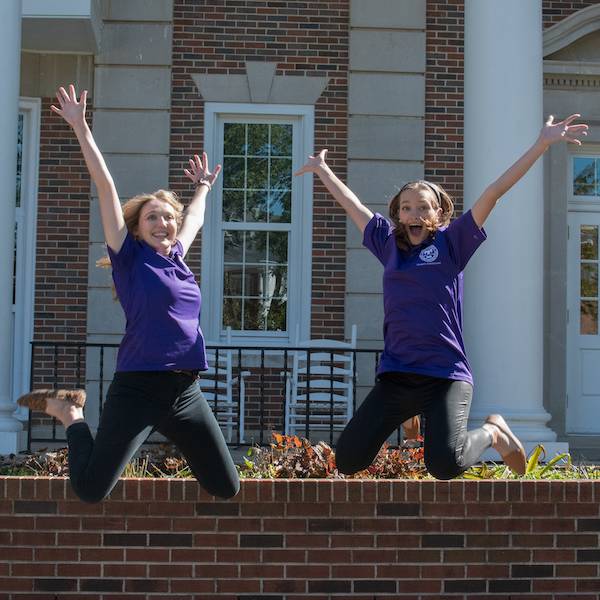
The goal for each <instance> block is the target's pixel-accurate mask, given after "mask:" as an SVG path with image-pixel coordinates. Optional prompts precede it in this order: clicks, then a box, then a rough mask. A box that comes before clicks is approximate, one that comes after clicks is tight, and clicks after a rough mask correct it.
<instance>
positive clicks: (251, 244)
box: [246, 231, 268, 264]
mask: <svg viewBox="0 0 600 600" xmlns="http://www.w3.org/2000/svg"><path fill="white" fill-rule="evenodd" d="M267 235H268V233H267V232H266V231H248V232H246V263H255V264H256V263H264V262H265V260H266V258H267Z"/></svg>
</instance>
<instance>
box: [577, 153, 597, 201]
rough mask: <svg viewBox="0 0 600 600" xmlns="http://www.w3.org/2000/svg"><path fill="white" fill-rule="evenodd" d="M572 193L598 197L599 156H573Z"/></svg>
mask: <svg viewBox="0 0 600 600" xmlns="http://www.w3.org/2000/svg"><path fill="white" fill-rule="evenodd" d="M573 195H574V196H593V197H595V198H599V197H600V159H599V158H597V157H592V156H576V157H573ZM599 199H600V198H599Z"/></svg>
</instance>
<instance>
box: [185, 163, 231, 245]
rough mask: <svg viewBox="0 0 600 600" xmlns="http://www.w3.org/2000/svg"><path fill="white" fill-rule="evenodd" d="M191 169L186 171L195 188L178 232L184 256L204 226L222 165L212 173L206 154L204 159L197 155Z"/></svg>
mask: <svg viewBox="0 0 600 600" xmlns="http://www.w3.org/2000/svg"><path fill="white" fill-rule="evenodd" d="M189 163H190V168H189V169H184V170H183V172H184V173H185V175H186V177H187V178H188V179H190V180H191V181H192V183H193V184H194V186H195V190H194V195H193V196H192V201H191V202H190V204H189V206H188V207H187V208H186V210H185V213H184V215H183V223H182V224H181V228H180V229H179V231H178V232H177V239H178V240H179V241H180V242H181V245H182V246H183V255H184V256H185V254H186V253H187V251H188V250H189V248H190V246H191V245H192V242H193V241H194V239H195V238H196V236H197V235H198V232H199V231H200V228H201V227H202V225H204V211H205V209H206V196H207V195H208V192H210V190H211V189H212V186H213V184H214V183H215V181H216V180H217V177H218V176H219V173H220V172H221V165H217V166H216V167H215V170H214V171H213V172H212V173H211V171H210V169H209V168H208V156H207V154H206V152H203V153H202V159H200V157H199V156H198V155H197V154H195V155H194V158H193V159H192V158H190V160H189Z"/></svg>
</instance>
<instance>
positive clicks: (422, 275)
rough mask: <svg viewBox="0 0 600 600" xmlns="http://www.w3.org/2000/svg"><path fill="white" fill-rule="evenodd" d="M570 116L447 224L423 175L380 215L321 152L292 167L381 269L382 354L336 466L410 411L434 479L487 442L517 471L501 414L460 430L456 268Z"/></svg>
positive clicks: (439, 196) (444, 197)
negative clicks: (341, 213)
mask: <svg viewBox="0 0 600 600" xmlns="http://www.w3.org/2000/svg"><path fill="white" fill-rule="evenodd" d="M577 117H579V115H571V116H570V117H568V118H567V119H565V120H564V121H561V122H560V123H554V121H553V117H550V118H549V119H548V121H547V122H546V124H545V126H544V127H543V128H542V130H541V132H540V135H539V137H538V139H537V140H536V142H535V143H534V144H533V145H532V146H531V148H529V149H528V150H527V151H526V152H525V154H523V156H521V157H520V158H519V159H518V160H517V161H516V162H515V163H514V164H513V165H512V166H511V167H510V168H509V169H508V170H507V171H506V172H505V173H503V174H502V175H501V176H500V177H499V178H498V179H497V180H496V181H494V182H493V183H492V184H491V185H489V186H488V187H487V188H486V189H485V190H484V191H483V193H482V195H481V197H480V198H479V199H478V200H477V202H475V204H474V205H473V208H472V209H471V210H468V211H466V212H465V213H464V214H463V215H462V216H460V217H458V218H457V219H455V220H454V221H452V222H450V219H451V217H452V214H453V212H454V206H453V203H452V200H451V198H450V196H449V195H448V194H447V193H446V192H445V191H444V190H443V189H442V187H441V186H439V185H436V184H435V183H432V182H429V181H425V180H419V181H413V182H410V183H407V184H406V185H404V187H402V189H401V190H400V191H399V192H398V193H397V194H396V195H395V196H394V198H393V199H392V201H391V203H390V207H389V211H390V220H389V221H388V220H387V219H385V218H384V217H383V216H381V215H380V214H373V213H372V212H371V211H370V210H369V209H368V208H367V207H366V206H365V205H364V204H362V202H361V201H360V200H359V198H358V197H357V196H356V195H355V194H354V193H353V192H352V190H350V189H349V188H348V187H347V186H346V185H345V184H344V183H343V182H342V181H340V180H339V179H338V178H337V177H336V176H335V174H334V173H333V171H332V170H331V169H330V168H329V166H328V165H327V163H326V162H325V159H326V155H327V150H322V151H321V152H320V154H318V155H317V156H310V157H309V159H308V162H307V163H306V164H305V165H304V167H302V168H301V169H300V170H299V171H298V172H297V173H296V175H301V174H303V173H315V174H316V175H317V176H318V177H319V179H321V181H322V182H323V184H324V185H325V187H326V188H327V189H328V190H329V192H330V193H331V194H332V195H333V197H334V198H335V199H336V200H337V202H338V203H339V204H340V206H342V208H344V210H345V211H346V213H347V214H348V216H349V217H350V218H351V219H352V221H353V222H354V223H355V225H356V226H357V227H358V228H359V229H360V231H361V232H362V233H363V244H364V246H366V247H367V248H368V249H369V250H370V251H371V252H372V253H373V254H374V255H375V257H376V258H377V259H378V260H379V262H381V263H382V265H383V267H384V272H383V304H384V309H383V310H384V322H383V337H384V351H383V354H382V356H381V360H380V362H379V366H378V372H377V375H378V376H377V381H376V384H375V387H374V388H373V389H372V390H371V392H370V393H369V395H368V396H367V397H366V398H365V400H364V402H363V403H362V404H361V405H360V407H359V408H358V410H357V412H356V414H355V415H354V417H353V418H352V419H351V420H350V422H349V423H348V425H347V426H346V428H345V429H344V431H343V432H342V434H341V435H340V438H339V440H338V443H337V448H336V462H337V467H338V469H339V470H340V471H341V472H343V473H346V474H350V473H355V472H357V471H360V470H362V469H365V468H367V467H368V466H369V465H370V464H371V462H372V461H373V459H374V458H375V456H376V454H377V452H378V451H379V448H380V447H381V445H382V444H383V443H384V442H385V440H386V439H387V438H388V437H389V436H390V435H391V434H392V433H393V432H394V431H395V429H396V428H397V427H398V426H399V425H400V424H401V423H403V422H404V421H406V420H407V419H409V418H411V417H413V416H415V415H418V414H424V415H425V434H424V450H425V463H426V465H427V468H428V470H429V472H430V473H431V475H433V476H434V477H436V478H437V479H452V478H454V477H456V476H457V475H459V474H460V473H462V472H463V471H464V470H465V469H467V468H469V467H470V466H471V465H472V464H474V463H475V462H477V460H479V458H480V457H481V455H482V454H483V453H484V452H485V451H486V450H487V449H488V448H490V447H492V448H494V449H495V450H496V451H497V452H498V453H499V454H500V456H501V458H502V460H503V461H504V462H505V463H506V464H507V465H508V466H509V467H510V468H511V469H512V470H513V471H515V472H516V473H518V474H523V473H524V472H525V458H526V457H525V451H524V448H523V446H522V444H521V442H520V441H519V440H518V438H517V437H516V436H515V435H514V434H513V432H512V431H511V430H510V428H509V426H508V424H507V423H506V421H505V420H504V419H503V418H502V416H500V415H489V416H488V417H487V419H486V422H485V423H484V424H483V425H482V426H481V427H479V428H477V429H474V430H472V431H467V420H468V418H469V409H470V406H471V397H472V393H473V377H472V375H471V368H470V366H469V362H468V360H467V355H466V352H465V345H464V340H463V335H462V282H463V270H464V268H465V267H466V265H467V263H468V262H469V259H470V258H471V256H472V255H473V254H474V253H475V251H476V250H477V248H478V247H479V245H480V244H481V243H482V242H483V241H484V240H485V238H486V234H485V231H484V230H483V224H484V223H485V221H486V219H487V218H488V216H489V214H490V213H491V212H492V210H493V208H494V206H495V205H496V203H497V202H498V200H499V199H500V198H501V197H502V196H503V195H504V194H505V193H506V192H507V191H508V190H509V189H510V188H511V187H512V186H513V185H515V183H517V181H519V179H521V177H523V176H524V175H525V173H527V171H528V170H529V169H530V168H531V166H532V165H533V164H534V163H535V161H536V160H537V159H538V158H539V157H540V156H541V155H542V154H543V153H544V152H545V151H546V149H547V148H548V147H549V146H550V145H551V144H553V143H556V142H559V141H561V140H562V141H569V142H573V143H575V144H580V141H579V139H578V138H579V137H580V136H582V135H586V133H587V125H583V124H578V125H573V124H572V122H573V121H574V120H575V119H576V118H577ZM390 221H391V222H390Z"/></svg>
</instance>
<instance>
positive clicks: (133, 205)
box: [96, 190, 183, 268]
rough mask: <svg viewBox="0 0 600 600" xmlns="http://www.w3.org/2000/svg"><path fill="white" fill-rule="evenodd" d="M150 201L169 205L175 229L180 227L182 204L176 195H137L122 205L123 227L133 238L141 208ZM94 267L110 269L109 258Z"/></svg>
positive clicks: (165, 192)
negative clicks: (172, 210)
mask: <svg viewBox="0 0 600 600" xmlns="http://www.w3.org/2000/svg"><path fill="white" fill-rule="evenodd" d="M152 200H160V201H161V202H166V203H167V204H170V205H171V206H172V207H173V208H174V209H175V221H176V222H177V229H179V227H180V226H181V223H182V221H183V204H182V203H181V202H180V201H179V199H178V198H177V194H176V193H175V192H171V191H169V190H156V192H152V193H151V194H138V195H137V196H134V197H133V198H131V199H129V200H127V202H125V204H123V207H122V210H123V218H124V219H125V226H126V227H127V231H129V233H131V235H133V236H135V230H136V228H137V226H138V223H139V220H140V213H141V212H142V208H144V206H145V205H146V204H147V203H148V202H150V201H152ZM96 266H97V267H104V268H108V267H110V258H109V257H108V256H103V257H102V258H100V259H98V260H97V261H96Z"/></svg>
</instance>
